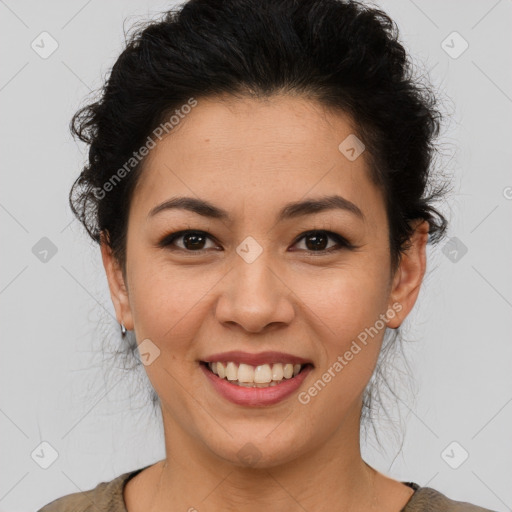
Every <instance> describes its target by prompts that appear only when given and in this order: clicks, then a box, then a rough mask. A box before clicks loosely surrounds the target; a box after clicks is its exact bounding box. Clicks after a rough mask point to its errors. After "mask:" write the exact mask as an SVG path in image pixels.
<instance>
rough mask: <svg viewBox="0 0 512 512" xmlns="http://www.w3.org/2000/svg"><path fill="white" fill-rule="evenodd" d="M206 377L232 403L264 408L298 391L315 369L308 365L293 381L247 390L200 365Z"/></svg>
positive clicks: (286, 380) (287, 380)
mask: <svg viewBox="0 0 512 512" xmlns="http://www.w3.org/2000/svg"><path fill="white" fill-rule="evenodd" d="M200 366H201V369H202V370H203V372H204V374H205V375H206V377H207V378H208V379H209V380H210V382H211V383H212V384H213V387H214V388H215V389H216V390H217V391H218V392H219V393H220V394H221V395H222V396H223V397H224V398H227V399H228V400H229V401H230V402H233V403H235V404H237V405H249V406H262V405H272V404H276V403H278V402H280V401H281V400H284V399H285V398H286V397H288V396H290V395H291V394H292V393H293V392H294V391H296V390H297V389H298V388H299V386H300V385H301V384H302V382H303V381H304V379H305V378H306V377H307V376H308V374H309V372H310V371H311V370H312V369H313V367H312V366H311V365H307V366H306V367H305V368H304V369H303V370H302V371H301V372H300V373H298V374H297V375H296V376H295V377H293V378H291V379H285V380H283V381H282V382H281V383H280V384H277V385H275V386H269V387H267V388H258V387H254V388H246V387H244V386H238V385H237V384H232V383H231V382H229V381H228V380H226V379H221V378H220V377H219V376H218V375H216V374H215V373H213V372H212V371H210V370H209V369H208V368H207V367H206V365H204V364H202V363H201V364H200Z"/></svg>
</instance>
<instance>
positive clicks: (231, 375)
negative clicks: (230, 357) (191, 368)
mask: <svg viewBox="0 0 512 512" xmlns="http://www.w3.org/2000/svg"><path fill="white" fill-rule="evenodd" d="M217 364H218V363H217ZM220 364H222V363H220ZM226 378H227V379H228V380H236V379H238V368H237V367H236V364H235V363H232V362H229V363H228V364H227V365H226Z"/></svg>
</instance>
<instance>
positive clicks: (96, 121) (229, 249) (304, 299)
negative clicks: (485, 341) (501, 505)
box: [41, 0, 485, 512]
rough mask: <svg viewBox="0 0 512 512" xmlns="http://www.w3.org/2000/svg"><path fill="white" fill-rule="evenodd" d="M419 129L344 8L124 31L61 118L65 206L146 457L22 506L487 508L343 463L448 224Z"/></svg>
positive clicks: (433, 124)
mask: <svg viewBox="0 0 512 512" xmlns="http://www.w3.org/2000/svg"><path fill="white" fill-rule="evenodd" d="M440 118H441V116H440V113H439V111H438V110H437V109H436V101H435V98H434V96H433V95H432V93H431V92H430V89H429V88H428V87H426V86H422V85H420V84H419V83H417V82H415V81H414V80H413V79H412V78H411V74H410V64H409V61H408V59H407V56H406V53H405V50H404V48H403V47H402V45H401V44H400V43H399V42H398V35H397V31H396V28H395V26H394V24H393V22H392V21H391V20H390V19H389V18H388V17H387V16H386V15H385V14H384V13H383V12H381V11H378V10H375V9H371V8H369V7H366V6H364V5H362V4H358V3H356V2H341V1H336V0H300V1H297V0H278V1H277V0H225V1H220V0H197V1H194V0H191V1H189V2H187V3H186V4H184V5H183V6H182V8H180V9H179V10H176V11H170V12H169V13H168V14H167V15H166V16H165V17H164V18H163V20H161V21H159V22H152V23H149V24H148V25H147V26H146V27H145V28H143V29H141V30H139V32H137V34H135V35H134V36H133V37H132V39H131V40H130V41H129V42H128V44H127V47H126V49H125V50H124V51H123V53H122V54H121V56H120V57H119V58H118V60H117V62H116V63H115V65H114V67H113V69H112V73H111V75H110V77H109V79H108V81H107V83H106V84H105V87H104V89H103V93H102V96H101V98H100V99H99V100H98V101H97V102H96V103H93V104H91V105H89V106H87V107H86V108H85V109H82V110H81V111H79V112H78V113H77V114H76V115H75V118H74V120H73V129H74V132H75V134H76V135H78V137H79V138H80V139H81V140H82V141H85V142H86V143H88V144H90V153H89V163H88V165H87V166H86V167H85V169H84V170H83V172H82V173H81V175H80V177H79V178H78V179H77V181H76V182H75V184H74V187H73V190H72V192H71V198H70V199H71V205H72V208H73V211H74V213H75V214H76V215H77V216H78V218H79V219H80V220H81V222H82V223H83V224H84V226H85V227H86V229H87V230H88V232H89V234H90V235H91V237H92V238H93V239H94V240H95V241H96V242H98V243H99V244H100V247H101V254H102V258H103V263H104V267H105V271H106V275H107V278H108V284H109V288H110V293H111V297H112V301H113V304H114V306H115V310H116V315H117V319H118V321H119V323H120V325H121V329H122V333H123V335H124V334H125V333H126V331H133V334H134V336H135V339H136V341H137V344H138V350H139V354H140V359H141V361H142V363H143V364H144V365H145V369H146V371H147V374H148V377H149V379H150V381H151V384H152V386H153V388H154V390H155V392H156V394H157V395H158V400H159V403H160V406H161V411H162V418H163V424H164V432H165V450H166V458H165V459H164V460H162V461H160V462H157V463H155V464H153V465H150V466H146V467H144V468H140V469H138V470H136V471H132V472H129V473H125V474H123V475H120V476H119V477H117V478H115V479H114V480H112V481H110V482H103V483H101V484H99V485H98V486H97V487H96V488H95V489H91V490H90V491H87V492H84V493H77V494H72V495H68V496H65V497H62V498H60V499H57V500H55V501H53V502H52V503H51V504H48V505H47V506H45V507H43V508H42V509H41V511H42V512H52V511H63V510H86V509H88V510H89V509H90V507H92V506H93V508H94V509H95V510H105V511H106V510H109V511H112V510H116V511H128V512H139V511H148V510H151V511H154V512H160V511H164V510H165V511H169V510H183V511H185V510H189V511H194V510H200V511H220V510H223V511H224V510H243V511H255V510H258V511H259V510H261V509H262V508H264V509H265V510H268V511H282V510H286V511H295V510H297V511H299V510H308V511H319V510H333V509H334V510H346V511H352V512H357V511H368V510H379V511H389V512H398V511H402V510H403V511H406V512H414V511H420V510H421V511H427V510H428V511H448V510H464V511H483V510H485V509H482V508H480V507H477V506H475V505H471V504H468V503H461V502H455V501H453V500H451V499H449V498H448V497H446V496H444V495H442V494H441V493H440V492H438V491H436V490H434V489H431V488H427V487H420V486H419V485H418V484H415V483H414V482H401V481H398V480H394V479H392V478H390V477H388V476H386V475H384V474H382V473H380V472H378V471H376V470H375V469H374V468H372V467H371V466H370V465H368V464H367V463H366V462H365V461H364V460H363V458H362V456H361V452H360V438H359V435H360V426H361V418H362V415H363V413H364V412H365V408H367V407H368V404H369V403H371V401H370V395H369V383H370V379H371V377H372V375H373V374H374V373H375V372H376V371H377V369H376V367H377V364H378V359H379V354H380V353H381V351H382V350H383V347H384V343H383V342H384V336H385V334H388V335H389V334H393V331H394V330H395V332H396V330H397V329H398V328H399V326H400V325H401V324H402V322H403V321H404V319H405V318H406V317H407V315H408V314H409V312H410V311H411V309H412V308H413V306H414V303H415V301H416V298H417V296H418V292H419V290H420V287H421V283H422V279H423V276H424V273H425V268H426V244H427V243H428V242H429V241H431V242H435V241H437V240H438V239H440V238H441V236H442V235H443V233H444V231H445V228H446V221H445V219H444V217H443V216H442V215H441V214H440V213H439V212H437V211H436V209H435V208H434V206H433V203H432V202H433V200H434V199H435V198H436V196H438V195H439V194H440V193H441V189H442V187H439V189H438V190H437V191H436V189H435V177H434V176H433V174H432V170H431V161H432V155H433V152H434V150H435V146H434V144H433V141H434V139H435V137H436V136H437V134H438V132H439V126H440ZM428 191H430V192H428ZM333 504H334V505H333Z"/></svg>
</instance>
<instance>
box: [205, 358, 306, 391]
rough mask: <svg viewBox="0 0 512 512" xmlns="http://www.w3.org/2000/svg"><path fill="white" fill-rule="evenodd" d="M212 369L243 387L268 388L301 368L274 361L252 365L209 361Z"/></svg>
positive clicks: (296, 365) (222, 377) (300, 366)
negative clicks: (272, 362)
mask: <svg viewBox="0 0 512 512" xmlns="http://www.w3.org/2000/svg"><path fill="white" fill-rule="evenodd" d="M208 367H209V368H210V370H211V371H212V372H213V373H215V374H216V375H218V376H219V377H220V378H221V379H224V378H225V379H227V380H229V381H231V382H232V383H233V384H238V385H239V386H243V387H259V388H266V387H269V386H275V385H276V384H279V383H280V382H282V381H283V378H284V379H291V378H292V377H295V376H296V375H297V374H298V373H299V372H300V370H301V368H302V365H300V364H295V365H294V364H292V363H287V364H282V363H274V364H272V365H270V364H261V365H259V366H251V365H250V364H245V363H240V364H239V365H237V363H235V362H233V361H229V362H228V363H227V364H226V363H221V362H214V363H208Z"/></svg>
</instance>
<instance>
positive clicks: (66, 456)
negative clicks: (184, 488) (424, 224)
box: [0, 0, 512, 512]
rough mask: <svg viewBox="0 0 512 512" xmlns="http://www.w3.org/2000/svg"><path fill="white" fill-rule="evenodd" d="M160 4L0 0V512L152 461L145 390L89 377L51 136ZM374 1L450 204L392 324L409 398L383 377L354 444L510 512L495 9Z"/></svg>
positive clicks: (76, 165) (504, 99) (504, 117)
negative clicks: (437, 93) (424, 73)
mask: <svg viewBox="0 0 512 512" xmlns="http://www.w3.org/2000/svg"><path fill="white" fill-rule="evenodd" d="M169 5H172V4H170V3H169V2H163V1H149V0H146V1H144V0H129V1H121V0H115V1H114V0H110V1H108V2H105V1H103V2H100V1H99V0H89V1H84V0H73V1H67V2H64V1H63V0H61V1H56V0H53V1H46V2H36V1H34V0H32V1H25V2H15V1H14V0H5V1H4V0H0V38H1V44H0V52H1V61H0V62H2V66H1V71H0V73H1V74H0V109H1V113H2V115H1V126H0V130H1V135H0V144H1V155H2V166H1V180H2V186H1V189H0V229H1V239H2V241H3V243H2V265H1V266H0V308H1V309H0V311H1V326H2V331H1V334H2V357H1V358H0V365H1V387H0V393H1V395H0V429H1V432H2V435H1V436H0V450H1V452H0V460H1V461H2V464H1V469H0V510H2V511H7V510H9V511H11V512H13V511H21V510H25V511H26V510H36V509H37V508H39V507H40V506H42V505H43V504H46V503H48V502H49V501H51V500H53V499H55V498H57V497H59V496H62V495H65V494H68V493H72V492H77V491H80V490H86V489H89V488H92V487H94V486H96V485H97V484H98V483H99V482H100V481H107V480H110V479H112V478H114V477H115V476H118V475H119V474H121V473H122V472H125V471H130V470H133V469H135V468H139V467H141V466H143V465H146V464H151V463H153V462H154V461H156V460H159V459H161V458H162V457H163V455H164V451H163V450H164V447H163V440H162V429H161V425H160V424H159V416H156V417H153V416H151V413H150V409H149V407H147V408H145V407H144V404H145V402H146V401H147V395H145V394H144V393H143V394H142V395H141V396H139V397H137V396H134V397H130V393H131V392H132V391H133V390H135V391H137V389H141V390H143V389H145V387H146V384H147V382H146V381H145V380H144V377H145V374H141V373H140V372H132V373H130V372H127V371H124V370H122V369H113V370H112V371H111V372H110V373H109V374H108V375H107V376H105V371H104V369H103V366H102V364H103V363H102V357H101V353H100V352H99V349H100V348H101V340H102V339H103V338H104V337H105V336H106V337H107V338H108V339H109V340H111V346H112V347H113V348H115V346H116V344H119V343H120V338H119V336H118V330H117V325H116V324H115V322H114V320H113V318H112V315H113V307H112V305H111V301H110V296H109V294H108V288H107V284H106V279H105V276H104V271H103V268H102V265H101V260H100V253H99V250H98V248H97V247H96V246H94V245H93V244H92V243H91V242H90V241H89V240H88V238H87V237H86V235H85V233H84V232H83V230H82V229H81V226H80V225H79V223H78V222H77V221H73V217H72V215H71V212H70V210H69V208H68V203H67V194H68V191H69V188H70V186H71V184H72V182H73V180H74V178H75V177H76V175H77V174H78V172H79V169H80V166H81V165H82V164H83V162H84V160H85V148H84V147H83V146H81V145H77V144H76V143H75V142H74V141H72V139H71V137H70V135H69V132H68V124H69V121H70V119H71V116H72V114H73V113H74V112H75V110H76V109H77V108H78V107H79V105H80V104H81V103H82V102H83V101H84V100H85V97H86V94H88V93H89V91H90V90H91V89H96V88H97V87H98V86H99V85H100V84H101V83H102V79H103V77H104V75H105V73H106V72H107V71H108V70H109V68H110V66H111V65H112V64H113V63H114V61H115V59H116V58H117V56H118V55H119V52H120V51H121V48H122V45H123V23H124V21H125V19H127V22H126V27H127V28H128V27H129V26H131V25H132V23H133V22H135V21H138V20H141V19H145V18H146V17H147V16H154V15H155V14H157V13H158V12H159V11H161V10H164V9H165V8H166V7H168V6H169ZM378 5H380V6H382V7H383V8H384V10H385V11H387V12H388V13H389V14H390V15H391V17H392V18H394V19H395V20H396V22H397V23H398V25H399V27H400V30H401V34H402V39H403V41H404V42H405V44H406V47H407V48H408V49H409V51H410V52H411V54H412V55H413V58H414V60H415V61H416V62H417V63H418V65H419V66H422V67H423V68H424V69H426V70H430V76H431V79H432V80H433V81H434V83H435V84H436V85H437V86H438V87H439V88H441V89H442V90H443V91H444V93H443V94H445V95H446V98H447V100H446V101H445V103H446V108H447V109H448V110H449V111H450V112H451V113H452V117H451V122H450V124H449V126H447V128H446V130H445V132H444V134H443V139H442V142H443V145H444V148H445V153H446V157H445V158H444V160H443V161H442V162H440V165H442V166H444V167H445V168H446V170H447V171H448V172H450V173H453V174H454V192H453V193H452V195H451V197H450V199H449V201H448V202H447V203H445V204H444V205H442V208H443V211H444V212H446V213H447V214H448V215H449V216H450V219H451V227H450V232H449V234H448V237H447V240H446V241H444V242H443V243H442V244H441V245H440V246H438V247H435V248H432V249H430V252H429V258H430V260H429V270H428V275H427V278H426V280H425V285H424V287H423V289H422V292H421V295H420V298H419V302H418V304H417V307H416V308H415V311H414V312H413V314H412V315H411V317H410V320H409V321H408V330H407V331H406V334H407V338H408V339H410V340H414V341H411V342H409V343H407V344H406V349H405V352H406V358H407V361H409V364H410V366H411V370H412V373H413V375H414V379H415V380H414V386H413V388H412V389H411V390H410V391H407V388H408V382H409V380H408V378H407V377H406V376H400V374H399V370H400V367H399V368H397V375H399V377H398V380H397V387H398V388H400V396H401V397H402V398H401V399H400V400H399V407H398V408H395V409H394V412H393V416H394V418H395V419H394V420H393V421H392V422H391V423H390V422H389V421H388V420H382V422H381V424H380V430H381V431H382V432H383V433H384V435H385V437H384V439H385V443H384V444H385V446H386V449H384V450H383V449H379V448H378V447H377V445H376V443H375V442H373V441H372V439H370V440H369V441H368V443H367V444H365V446H364V448H363V453H364V455H365V457H366V460H367V461H368V462H369V463H370V464H372V465H374V466H375V467H376V468H377V469H379V470H381V471H383V472H385V473H387V474H389V475H390V476H392V477H394V478H397V479H402V480H408V481H411V480H412V481H415V482H417V483H419V484H420V485H428V486H431V487H434V488H436V489H437V490H439V491H441V492H444V493H446V494H448V495H449V496H450V497H452V498H454V499H459V500H464V501H470V502H474V503H477V504H480V505H482V506H486V507H488V508H491V509H493V510H497V511H505V510H511V507H512V487H511V485H510V482H511V476H512V475H511V473H512V472H511V465H512V440H511V436H510V432H511V424H512V403H511V402H512V386H511V385H510V367H511V360H512V344H511V343H510V341H511V339H510V333H511V325H512V315H511V308H512V289H511V286H510V285H511V281H512V271H511V266H510V261H512V254H511V253H512V243H511V237H510V233H511V221H510V219H511V209H512V176H511V174H510V163H511V149H510V145H511V139H510V128H511V126H510V125H511V113H512V71H511V70H512V66H511V62H510V48H512V41H511V39H512V36H511V31H510V26H511V18H512V16H511V15H512V2H511V1H510V0H501V1H496V0H481V1H462V0H460V1H455V0H451V1H445V0H443V1H440V0H438V1H426V0H423V1H420V0H415V1H411V0H402V1H398V0H393V1H391V0H389V1H384V2H379V4H378ZM43 31H47V32H48V33H49V34H51V37H52V38H54V39H55V40H56V41H57V43H58V48H57V50H56V51H55V52H54V53H53V54H52V55H50V56H49V57H47V58H42V57H41V56H40V55H39V54H38V53H36V51H35V50H34V49H33V48H32V47H31V43H32V41H34V40H35V44H38V45H39V51H40V52H41V51H43V48H42V46H43V43H41V37H42V36H41V37H40V36H39V34H41V32H43ZM454 31H456V32H458V33H459V34H460V36H461V37H462V38H463V40H465V41H467V43H468V44H469V47H468V49H467V50H466V51H465V52H464V53H462V54H461V55H460V56H457V58H454V56H456V54H458V53H459V52H460V50H461V49H462V48H463V46H462V45H463V44H464V41H463V40H462V39H461V38H460V37H459V36H457V35H455V36H453V35H452V36H450V34H452V32H454ZM448 36H450V37H448ZM447 37H448V39H447ZM443 41H445V43H444V48H443V46H442V45H443ZM50 48H51V46H50V40H49V39H45V42H44V51H48V49H50ZM445 49H446V50H447V51H445ZM447 52H448V53H447ZM449 53H451V55H450V54H449ZM43 237H47V238H48V239H49V240H50V241H51V244H50V243H49V242H48V240H43V241H41V239H42V238H43ZM452 237H456V239H455V240H451V242H450V243H449V245H447V246H446V244H447V242H448V240H449V239H452ZM53 246H54V248H53ZM34 247H35V249H34ZM52 248H53V252H55V250H56V253H55V254H53V253H52ZM466 249H467V252H465V250H466ZM44 250H49V252H48V253H44ZM45 260H46V261H45ZM107 364H110V363H108V362H107ZM397 365H398V363H397ZM398 366H399V365H398ZM395 431H398V432H403V435H402V438H400V436H398V437H397V436H396V435H395V434H393V432H395ZM387 432H389V435H386V433H387ZM42 441H46V442H47V443H49V444H50V445H51V446H52V447H53V449H54V450H55V451H56V452H57V454H58V456H57V458H56V460H55V461H53V463H52V464H51V465H50V466H49V467H48V469H43V468H42V467H41V465H43V466H44V465H47V464H49V463H50V462H52V453H53V452H52V449H51V448H49V447H48V446H47V445H43V446H42V447H41V446H40V443H41V442H42ZM453 442H456V443H457V444H455V445H454V444H451V443H453ZM447 447H448V448H447ZM466 452H467V454H468V455H469V456H468V458H467V460H465V461H464V462H463V463H461V462H462V460H463V458H464V456H465V453H466ZM31 454H32V455H31ZM450 465H451V466H458V467H457V468H456V469H454V467H451V466H450Z"/></svg>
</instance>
